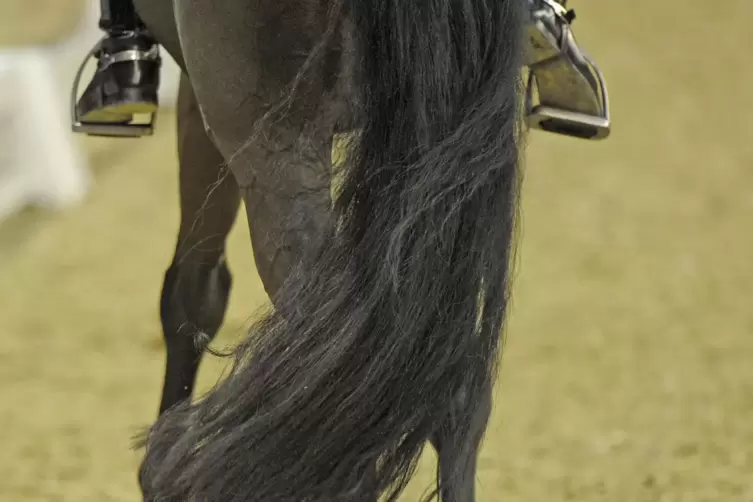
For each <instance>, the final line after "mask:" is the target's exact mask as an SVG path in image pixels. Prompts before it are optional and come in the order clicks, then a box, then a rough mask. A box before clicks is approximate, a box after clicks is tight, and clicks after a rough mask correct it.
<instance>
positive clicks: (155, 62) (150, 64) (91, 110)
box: [76, 0, 161, 136]
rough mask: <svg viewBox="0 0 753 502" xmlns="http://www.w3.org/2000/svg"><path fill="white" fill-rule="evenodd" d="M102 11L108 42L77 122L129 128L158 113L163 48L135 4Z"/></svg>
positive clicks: (112, 3) (107, 0)
mask: <svg viewBox="0 0 753 502" xmlns="http://www.w3.org/2000/svg"><path fill="white" fill-rule="evenodd" d="M101 6H102V17H101V18H100V22H99V26H100V28H101V29H102V30H103V31H104V32H105V37H104V38H103V39H102V41H101V42H100V43H99V45H98V47H97V48H96V52H95V53H94V56H95V57H96V58H97V61H98V62H97V70H96V72H95V73H94V76H93V77H92V80H91V82H90V83H89V85H88V86H87V87H86V89H85V90H84V92H83V94H82V95H81V98H80V99H79V101H78V103H77V105H76V114H77V121H78V122H80V123H82V124H102V125H104V124H109V125H112V126H117V125H123V126H128V125H129V124H130V123H131V122H132V121H133V119H134V115H136V114H152V113H154V112H156V110H157V107H158V104H159V102H158V97H157V91H158V88H159V81H160V65H161V60H160V57H159V46H158V45H157V42H156V41H155V40H154V39H153V38H152V37H151V36H150V35H149V32H148V30H147V29H146V26H144V23H143V22H142V21H141V19H140V18H139V17H138V15H137V14H136V10H135V8H134V6H133V1H132V0H101ZM117 130H118V128H117V127H113V128H112V131H117ZM84 131H85V132H91V131H87V130H86V129H84ZM114 134H118V133H114ZM123 135H129V136H130V135H132V134H127V133H124V134H123Z"/></svg>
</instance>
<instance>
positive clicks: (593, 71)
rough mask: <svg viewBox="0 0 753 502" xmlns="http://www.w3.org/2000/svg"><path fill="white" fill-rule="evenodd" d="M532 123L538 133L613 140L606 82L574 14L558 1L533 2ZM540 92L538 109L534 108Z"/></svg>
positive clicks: (529, 98) (529, 112) (528, 93)
mask: <svg viewBox="0 0 753 502" xmlns="http://www.w3.org/2000/svg"><path fill="white" fill-rule="evenodd" d="M528 2H529V4H530V5H531V20H530V23H529V25H528V36H529V42H530V47H531V50H530V52H529V54H528V61H527V66H528V68H529V75H528V77H529V78H528V85H527V88H526V121H527V123H528V125H529V126H530V127H532V128H534V129H541V130H544V131H548V132H553V133H557V134H564V135H567V136H573V137H578V138H585V139H604V138H606V137H608V136H609V133H610V128H611V122H610V118H609V98H608V95H607V88H606V82H605V80H604V77H603V75H602V74H601V72H600V71H599V68H598V67H597V65H596V63H594V62H593V60H591V59H590V58H589V57H588V56H587V55H586V54H585V53H584V52H583V50H582V49H581V48H580V46H579V45H578V44H577V42H576V41H575V37H574V35H573V33H572V30H571V29H570V23H571V22H572V20H573V19H574V14H575V13H574V12H573V11H568V10H567V9H566V8H565V7H564V6H563V5H561V4H560V3H558V2H555V1H554V0H528ZM534 89H535V90H536V91H537V94H538V103H537V104H534V103H533V101H534Z"/></svg>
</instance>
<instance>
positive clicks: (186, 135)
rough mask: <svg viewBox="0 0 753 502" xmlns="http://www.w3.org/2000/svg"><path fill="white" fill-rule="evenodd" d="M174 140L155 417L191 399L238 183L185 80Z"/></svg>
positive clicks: (212, 326) (222, 271)
mask: <svg viewBox="0 0 753 502" xmlns="http://www.w3.org/2000/svg"><path fill="white" fill-rule="evenodd" d="M178 141H179V144H178V149H179V157H180V207H181V215H180V230H179V234H178V243H177V245H176V249H175V256H174V258H173V262H172V264H171V265H170V268H169V269H168V270H167V272H166V274H165V281H164V285H163V288H162V299H161V304H160V316H161V319H162V329H163V335H164V337H165V344H166V347H167V367H166V370H165V382H164V387H163V391H162V402H161V404H160V414H161V413H162V412H164V411H165V410H166V409H168V408H170V407H172V406H173V405H175V404H177V403H179V402H181V401H184V400H186V399H188V398H190V396H191V393H192V391H193V387H194V381H195V379H196V373H197V371H198V368H199V362H200V359H201V355H202V352H203V350H204V349H205V348H206V345H207V344H208V343H209V341H210V340H211V339H212V338H213V337H214V336H215V335H216V333H217V331H218V330H219V328H220V325H221V324H222V321H223V318H224V315H225V308H226V304H227V298H228V295H229V292H230V283H231V277H230V272H229V270H228V267H227V264H226V262H225V240H226V237H227V235H228V233H229V232H230V229H231V227H232V225H233V222H234V220H235V217H236V214H237V212H238V206H239V204H240V192H239V189H238V186H237V184H236V182H235V179H234V177H233V175H232V174H231V173H230V172H229V171H228V170H227V168H226V167H224V160H223V158H222V156H221V155H220V153H219V151H218V150H217V149H216V147H215V146H214V144H213V143H212V142H211V140H210V139H209V137H208V136H207V133H206V131H205V130H204V124H203V121H202V118H201V115H200V113H199V109H198V106H197V104H196V98H195V97H194V94H193V90H192V88H191V85H190V83H189V82H188V79H187V77H185V75H184V76H182V77H181V82H180V92H179V97H178ZM197 335H198V336H197Z"/></svg>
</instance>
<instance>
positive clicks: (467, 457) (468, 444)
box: [431, 385, 492, 502]
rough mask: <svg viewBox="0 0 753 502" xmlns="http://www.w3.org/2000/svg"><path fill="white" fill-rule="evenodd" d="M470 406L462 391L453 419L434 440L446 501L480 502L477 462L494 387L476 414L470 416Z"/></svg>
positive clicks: (448, 419)
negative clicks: (476, 501)
mask: <svg viewBox="0 0 753 502" xmlns="http://www.w3.org/2000/svg"><path fill="white" fill-rule="evenodd" d="M468 404H469V403H468V402H467V400H466V398H465V396H464V393H463V392H460V393H459V395H458V396H456V397H455V403H454V406H453V410H452V412H451V414H450V416H448V417H447V418H446V419H445V421H444V422H443V423H442V424H441V426H440V428H439V430H438V431H437V432H436V433H435V434H434V436H433V437H432V438H431V442H432V444H433V445H434V447H435V448H436V450H437V453H438V456H439V472H438V484H439V494H440V497H441V500H442V502H473V501H474V500H476V496H475V484H476V460H477V457H478V453H479V448H480V446H481V440H482V439H483V436H484V432H485V431H486V426H487V424H488V422H489V416H490V414H491V409H492V389H491V385H489V386H488V388H487V389H486V392H485V393H484V400H483V402H481V403H478V407H477V408H476V411H475V412H473V413H469V407H468Z"/></svg>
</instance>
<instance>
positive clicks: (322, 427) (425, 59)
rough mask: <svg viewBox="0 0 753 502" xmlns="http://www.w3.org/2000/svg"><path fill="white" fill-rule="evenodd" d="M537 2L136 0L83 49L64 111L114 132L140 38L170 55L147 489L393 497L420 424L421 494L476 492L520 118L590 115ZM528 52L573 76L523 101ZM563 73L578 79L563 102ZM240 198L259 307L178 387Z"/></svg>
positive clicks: (137, 78)
mask: <svg viewBox="0 0 753 502" xmlns="http://www.w3.org/2000/svg"><path fill="white" fill-rule="evenodd" d="M534 4H535V5H536V6H537V7H536V9H532V7H531V6H532V5H534ZM554 5H555V4H553V2H552V1H551V0H540V1H539V0H536V1H534V0H529V1H528V2H524V1H521V0H425V1H409V0H234V1H211V0H174V1H172V0H136V1H135V7H136V11H134V12H132V13H131V14H133V15H135V14H136V12H137V13H138V16H137V17H136V18H133V19H131V21H132V24H133V23H136V24H133V26H131V27H130V28H129V29H123V30H121V33H119V34H118V36H116V37H112V39H109V40H107V41H106V43H103V45H102V46H100V47H99V48H98V49H99V54H98V56H99V58H100V70H99V71H98V73H97V76H95V80H94V82H93V83H92V85H91V86H90V87H89V88H88V89H87V91H86V92H85V94H84V98H82V100H81V102H80V104H79V107H78V109H77V111H76V113H77V119H76V123H77V126H78V127H79V128H82V129H84V130H88V131H89V132H95V133H97V132H99V133H103V132H104V133H112V134H120V133H122V131H129V132H126V133H125V134H131V132H130V131H131V130H130V129H128V128H129V127H131V126H133V124H132V123H131V119H132V116H131V115H133V114H134V113H136V112H140V111H148V112H151V111H153V110H154V107H155V106H156V85H157V71H158V63H159V59H158V55H157V52H156V51H155V48H156V44H157V43H159V44H160V45H162V46H164V47H165V48H166V49H167V50H168V51H169V52H170V53H171V55H172V56H173V57H174V58H175V60H176V61H178V63H179V65H180V66H181V67H182V69H183V77H182V80H181V88H180V96H179V104H178V107H179V110H178V133H179V155H180V195H181V224H180V231H179V234H178V243H177V246H176V250H175V257H174V260H173V263H172V265H171V266H170V268H169V269H168V271H167V273H166V275H165V281H164V287H163V291H162V301H161V318H162V325H163V330H164V336H165V340H166V345H167V368H166V373H165V382H164V389H163V395H162V403H161V407H160V418H159V420H158V421H157V422H156V424H155V425H154V426H153V427H152V429H151V430H150V432H149V433H148V436H147V437H146V440H145V443H146V456H145V459H144V462H143V464H142V468H141V472H140V482H141V487H142V490H143V493H144V497H145V499H146V500H149V501H171V502H172V501H189V500H194V501H202V502H209V501H217V502H220V501H221V502H234V501H237V502H240V501H249V500H255V501H265V502H266V501H270V502H287V501H290V502H293V501H296V502H298V501H308V502H324V501H327V502H332V501H376V500H377V499H378V497H380V495H386V496H387V498H388V499H389V500H394V499H395V498H396V497H397V496H398V495H399V493H400V492H401V491H402V489H403V488H404V487H405V485H406V483H407V481H408V480H409V478H410V476H411V474H412V472H413V470H414V468H415V464H416V460H417V458H418V456H419V454H420V453H421V451H422V449H423V447H424V445H425V443H426V442H427V441H429V442H431V443H432V444H433V445H434V447H435V448H436V449H437V451H438V455H439V475H438V488H437V493H438V494H439V495H440V496H441V498H442V500H444V501H445V502H470V501H472V500H474V476H475V471H476V468H475V465H476V457H477V453H478V448H479V444H480V442H481V440H482V436H483V434H484V431H485V429H486V425H487V421H488V418H489V414H490V409H491V389H492V385H493V381H494V375H495V367H496V364H497V361H498V357H499V349H500V341H501V336H502V330H503V326H504V319H505V313H506V307H507V303H508V296H509V276H510V273H509V262H510V258H511V254H512V253H513V248H514V229H515V224H516V215H517V211H518V188H519V183H520V175H521V173H520V168H519V159H520V156H521V149H522V143H523V136H524V130H523V126H522V124H523V116H522V114H521V112H522V111H523V108H524V106H525V105H529V114H528V115H529V116H535V117H537V118H536V121H535V124H534V125H538V126H539V127H542V128H545V129H548V130H552V131H555V132H561V133H565V134H572V135H576V136H581V137H603V136H605V131H608V126H609V124H608V116H607V115H606V114H605V113H604V112H605V109H606V95H605V92H604V90H603V82H601V79H600V77H599V75H598V72H594V70H595V68H593V67H592V65H590V64H589V61H588V60H587V59H586V58H585V57H582V56H581V54H580V52H579V51H578V50H577V45H575V44H574V42H573V41H572V37H571V35H570V33H569V31H568V30H567V26H568V24H569V21H571V19H570V18H568V16H569V15H568V14H567V13H566V12H563V11H560V10H558V9H557V8H555V7H554ZM556 5H557V6H558V4H556ZM532 12H535V13H538V14H537V15H538V17H535V19H533V21H532V19H531V15H532V14H531V13H532ZM115 17H117V16H115ZM126 17H127V16H126ZM134 19H136V21H137V22H136V21H134ZM532 25H534V26H535V27H536V29H535V30H534V32H530V31H529V34H530V33H534V35H532V36H531V37H530V38H528V39H527V38H526V37H525V36H524V35H525V33H524V30H525V28H526V27H529V28H530V26H532ZM103 27H104V28H105V29H110V30H113V29H114V28H117V27H118V25H117V23H111V24H109V25H105V26H103ZM542 27H543V28H542ZM121 28H122V26H121ZM126 28H128V27H126ZM536 30H538V31H536ZM568 37H570V38H568ZM529 40H530V42H529ZM530 44H534V46H535V48H536V51H534V52H533V54H532V53H530V52H529V53H528V55H527V56H526V52H527V49H528V47H529V45H530ZM536 44H538V45H536ZM547 44H548V45H547ZM548 49H556V51H555V52H552V53H550V54H549V56H546V51H547V50H548ZM563 55H564V58H563ZM526 57H527V58H528V59H526ZM563 61H564V62H565V64H562V62H563ZM524 63H527V64H529V65H530V66H531V69H532V71H533V73H536V71H537V70H538V71H539V75H540V76H546V75H547V71H551V72H552V73H551V75H555V76H556V75H557V72H558V71H559V72H567V71H573V72H574V73H573V75H575V77H574V78H571V79H569V80H568V79H565V80H567V82H565V83H564V84H563V83H561V85H554V84H555V83H556V82H553V81H552V79H549V80H547V79H546V78H541V81H540V82H539V87H540V100H541V103H540V104H539V107H538V108H535V109H534V108H533V107H531V106H530V103H523V99H522V94H523V93H522V89H523V84H522V80H521V69H522V67H523V66H524ZM557 65H559V66H557ZM551 75H550V76H551ZM578 79H582V81H583V82H586V83H587V84H588V86H589V89H590V90H592V91H595V92H592V93H590V94H589V93H586V94H585V97H583V95H581V98H582V99H580V98H578V92H579V91H578V90H577V89H580V88H581V87H582V86H581V87H579V86H580V84H579V83H578V82H577V80H578ZM568 85H570V87H571V89H570V91H568V90H567V88H568ZM529 87H530V86H529ZM557 89H560V90H561V89H565V91H562V94H561V95H560V96H559V98H562V96H564V98H562V99H560V102H559V103H558V102H557V99H559V98H558V97H557V96H558V95H557V92H555V91H556V90H557ZM572 89H576V90H572ZM568 93H569V94H568ZM547 96H549V98H548V97H547ZM574 96H575V97H574ZM589 96H590V97H589ZM529 98H530V96H529ZM576 98H578V99H576ZM547 99H548V100H549V101H547ZM567 99H570V104H573V103H574V104H575V105H577V106H575V107H574V108H570V109H566V107H564V106H563V105H562V102H561V101H563V100H564V101H567ZM578 106H580V108H578ZM534 111H535V113H534ZM87 128H88V129H87ZM147 128H148V126H147ZM144 130H145V129H143V128H142V129H138V131H144ZM344 131H352V134H350V135H349V136H348V140H347V141H346V144H345V147H344V149H345V160H344V161H343V162H342V163H341V164H338V167H337V172H333V169H334V168H333V166H332V161H331V154H332V143H333V137H334V136H335V134H336V133H338V132H344ZM333 179H337V181H338V182H337V183H336V184H335V186H334V187H333V186H332V185H333V183H332V180H333ZM241 200H243V201H244V202H245V207H246V211H247V213H248V220H249V224H250V227H251V238H252V243H253V250H254V254H255V257H256V263H257V266H258V269H259V274H260V276H261V278H262V281H263V282H264V286H265V288H266V290H267V292H268V293H269V295H270V297H271V298H272V301H273V305H274V310H273V311H271V312H269V313H268V314H267V315H266V316H265V317H264V318H263V319H262V320H260V321H259V322H258V323H256V324H255V326H254V327H253V328H252V329H251V332H250V334H249V336H248V338H247V340H246V341H245V342H244V343H242V344H241V345H240V346H239V347H238V348H237V349H236V351H235V354H236V359H235V364H234V365H233V367H232V370H231V371H230V373H229V375H228V376H227V378H225V379H224V380H223V381H222V382H221V383H220V384H218V386H217V387H216V388H215V389H213V391H212V392H210V393H209V394H208V395H207V396H204V397H203V398H202V399H200V400H199V401H198V402H196V403H194V404H191V403H190V402H189V401H190V399H189V398H190V397H191V394H192V390H193V387H194V380H195V377H196V373H197V369H198V366H199V361H200V359H201V355H202V353H203V352H204V350H205V349H206V348H207V345H208V343H209V342H210V341H211V339H212V338H213V337H214V336H215V334H216V333H217V331H218V329H219V327H220V325H221V323H222V320H223V316H224V312H225V307H226V302H227V298H228V294H229V291H230V286H231V276H230V272H229V270H228V267H227V264H226V262H225V258H224V248H225V239H226V236H227V234H228V232H229V231H230V228H231V226H232V224H233V221H234V218H235V216H236V213H237V210H238V208H239V205H240V202H241ZM197 334H198V335H199V336H197Z"/></svg>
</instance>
